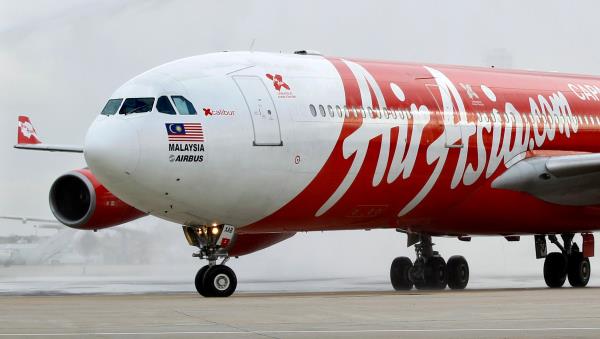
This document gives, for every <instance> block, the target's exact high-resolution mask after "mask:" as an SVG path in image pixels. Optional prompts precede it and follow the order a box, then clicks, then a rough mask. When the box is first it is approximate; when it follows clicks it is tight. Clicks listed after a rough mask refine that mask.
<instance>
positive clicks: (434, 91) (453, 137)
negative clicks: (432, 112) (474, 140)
mask: <svg viewBox="0 0 600 339" xmlns="http://www.w3.org/2000/svg"><path fill="white" fill-rule="evenodd" d="M425 86H426V87H427V90H428V91H429V94H431V96H432V97H433V100H434V101H435V103H436V105H437V108H438V110H439V112H440V114H441V115H442V121H443V123H444V135H445V138H446V143H445V144H446V147H447V148H462V147H463V137H462V134H463V132H462V126H463V125H462V123H461V122H460V116H459V112H458V110H457V109H456V106H455V107H454V108H453V109H452V111H451V112H447V111H446V110H444V105H443V104H442V103H441V102H440V101H439V99H438V98H439V96H440V89H439V87H438V86H437V85H431V84H427V85H425ZM453 105H455V103H453Z"/></svg>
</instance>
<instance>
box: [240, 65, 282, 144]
mask: <svg viewBox="0 0 600 339" xmlns="http://www.w3.org/2000/svg"><path fill="white" fill-rule="evenodd" d="M233 79H234V80H235V82H236V84H237V86H238V88H239V89H240V91H241V92H242V95H243V96H244V100H245V101H246V105H247V106H248V111H249V112H250V116H251V118H252V128H253V129H254V146H282V145H283V142H282V141H281V129H280V126H279V117H278V116H277V110H276V109H275V104H274V103H273V100H272V99H271V95H270V94H269V92H268V91H267V88H266V87H265V85H264V83H263V82H262V80H261V79H260V78H258V77H255V76H235V77H233Z"/></svg>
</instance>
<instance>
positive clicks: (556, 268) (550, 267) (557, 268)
mask: <svg viewBox="0 0 600 339" xmlns="http://www.w3.org/2000/svg"><path fill="white" fill-rule="evenodd" d="M566 279H567V258H566V257H565V255H564V254H562V253H560V252H552V253H550V254H548V256H546V260H544V280H545V281H546V285H548V287H550V288H558V287H562V286H563V285H564V284H565V280H566Z"/></svg>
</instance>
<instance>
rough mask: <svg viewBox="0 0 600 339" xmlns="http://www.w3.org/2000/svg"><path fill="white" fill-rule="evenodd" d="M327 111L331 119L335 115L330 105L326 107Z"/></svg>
mask: <svg viewBox="0 0 600 339" xmlns="http://www.w3.org/2000/svg"><path fill="white" fill-rule="evenodd" d="M327 110H328V111H329V116H330V117H332V118H333V117H334V116H335V113H334V112H333V107H331V105H328V106H327Z"/></svg>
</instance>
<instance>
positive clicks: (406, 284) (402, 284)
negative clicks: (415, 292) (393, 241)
mask: <svg viewBox="0 0 600 339" xmlns="http://www.w3.org/2000/svg"><path fill="white" fill-rule="evenodd" d="M412 266H413V264H412V261H410V259H408V258H407V257H398V258H396V259H394V261H392V265H391V266H390V281H391V282H392V287H394V290H396V291H407V290H410V289H411V288H412V287H413V282H412V280H410V277H409V272H410V269H411V268H412Z"/></svg>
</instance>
